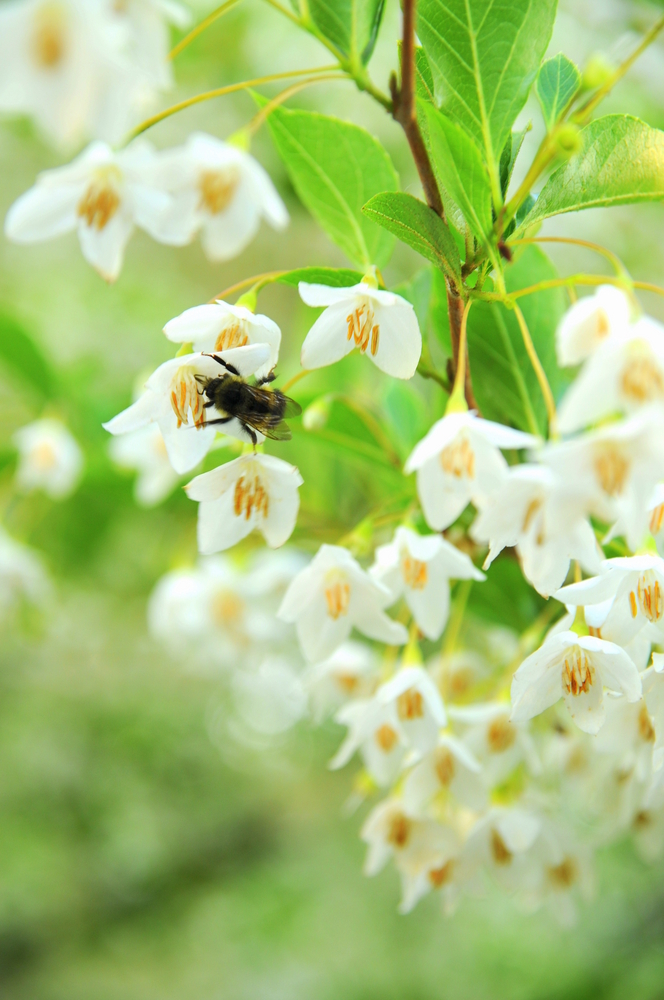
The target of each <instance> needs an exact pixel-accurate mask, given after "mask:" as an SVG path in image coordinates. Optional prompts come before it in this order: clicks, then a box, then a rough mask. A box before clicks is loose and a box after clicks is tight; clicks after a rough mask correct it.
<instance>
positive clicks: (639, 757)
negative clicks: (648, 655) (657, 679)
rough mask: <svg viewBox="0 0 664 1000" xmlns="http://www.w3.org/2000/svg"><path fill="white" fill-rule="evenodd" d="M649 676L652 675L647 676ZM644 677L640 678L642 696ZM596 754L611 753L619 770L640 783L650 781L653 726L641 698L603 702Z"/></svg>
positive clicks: (653, 744)
mask: <svg viewBox="0 0 664 1000" xmlns="http://www.w3.org/2000/svg"><path fill="white" fill-rule="evenodd" d="M650 676H651V677H652V674H651V675H650ZM647 677H648V674H647V673H646V674H642V675H641V682H642V685H643V690H644V695H645V681H646V678H647ZM595 749H596V750H597V752H598V753H607V754H612V755H613V756H614V758H615V759H616V761H617V762H618V766H619V767H620V769H621V770H622V771H625V772H627V771H628V770H629V771H633V772H634V778H635V779H636V780H637V781H640V782H643V783H644V784H645V783H646V782H647V781H648V779H649V778H650V773H651V770H652V766H653V750H654V749H655V727H654V724H653V719H652V717H651V714H650V712H649V710H648V704H647V701H646V700H645V699H644V698H641V699H639V701H634V702H628V701H627V700H626V699H625V698H607V699H606V720H605V722H604V725H603V726H602V728H601V730H600V732H599V733H598V734H597V737H596V740H595Z"/></svg>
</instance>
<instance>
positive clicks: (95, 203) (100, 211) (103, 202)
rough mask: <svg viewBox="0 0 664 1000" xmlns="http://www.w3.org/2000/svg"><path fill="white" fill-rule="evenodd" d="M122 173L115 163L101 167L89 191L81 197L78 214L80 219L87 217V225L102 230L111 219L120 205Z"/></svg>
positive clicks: (96, 172)
mask: <svg viewBox="0 0 664 1000" xmlns="http://www.w3.org/2000/svg"><path fill="white" fill-rule="evenodd" d="M121 181H122V174H121V173H120V171H119V169H118V168H117V167H115V166H113V165H111V166H108V167H100V168H99V170H97V171H95V174H94V177H93V179H92V181H91V183H90V185H89V186H88V189H87V191H86V192H85V194H84V195H83V197H82V198H81V200H80V202H79V204H78V208H77V214H78V217H79V219H85V221H86V223H87V225H88V226H89V227H90V228H92V227H93V226H94V228H95V229H96V230H97V231H98V232H101V231H102V229H105V228H106V226H107V225H108V223H109V222H110V221H111V219H112V218H113V216H114V215H115V213H116V212H117V210H118V208H119V207H120V193H119V190H118V188H119V185H120V183H121Z"/></svg>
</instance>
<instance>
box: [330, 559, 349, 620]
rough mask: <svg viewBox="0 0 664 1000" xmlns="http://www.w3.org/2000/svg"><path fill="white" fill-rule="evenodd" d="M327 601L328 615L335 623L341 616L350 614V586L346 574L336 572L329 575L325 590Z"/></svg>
mask: <svg viewBox="0 0 664 1000" xmlns="http://www.w3.org/2000/svg"><path fill="white" fill-rule="evenodd" d="M325 600H326V601H327V613H328V615H329V616H330V618H332V619H334V621H336V620H337V618H340V617H341V615H347V614H348V605H349V604H350V584H349V582H348V580H347V579H346V577H345V576H344V574H342V573H338V572H337V571H335V570H333V571H332V573H331V574H329V576H328V578H327V587H326V588H325Z"/></svg>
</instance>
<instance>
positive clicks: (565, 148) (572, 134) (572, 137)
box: [553, 122, 583, 160]
mask: <svg viewBox="0 0 664 1000" xmlns="http://www.w3.org/2000/svg"><path fill="white" fill-rule="evenodd" d="M553 141H554V142H555V144H556V152H557V153H558V156H560V157H562V158H563V159H565V160H569V159H570V158H571V157H572V156H574V155H575V154H576V153H579V152H581V146H582V145H583V140H582V138H581V129H580V128H578V126H577V125H572V123H571V122H568V123H566V124H564V125H559V126H558V128H557V129H556V130H555V132H554V133H553Z"/></svg>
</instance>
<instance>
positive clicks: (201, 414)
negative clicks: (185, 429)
mask: <svg viewBox="0 0 664 1000" xmlns="http://www.w3.org/2000/svg"><path fill="white" fill-rule="evenodd" d="M171 406H172V407H173V413H174V414H175V416H176V417H177V421H178V427H182V425H183V424H188V423H189V412H190V411H191V419H192V421H193V423H194V426H195V427H196V428H197V429H198V430H200V429H201V427H204V426H205V410H204V409H203V402H202V396H201V394H200V393H199V391H198V384H197V382H196V379H195V377H194V373H193V372H192V370H191V368H187V367H186V366H185V365H183V366H182V368H178V370H177V372H176V373H175V376H174V378H173V381H172V382H171Z"/></svg>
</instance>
